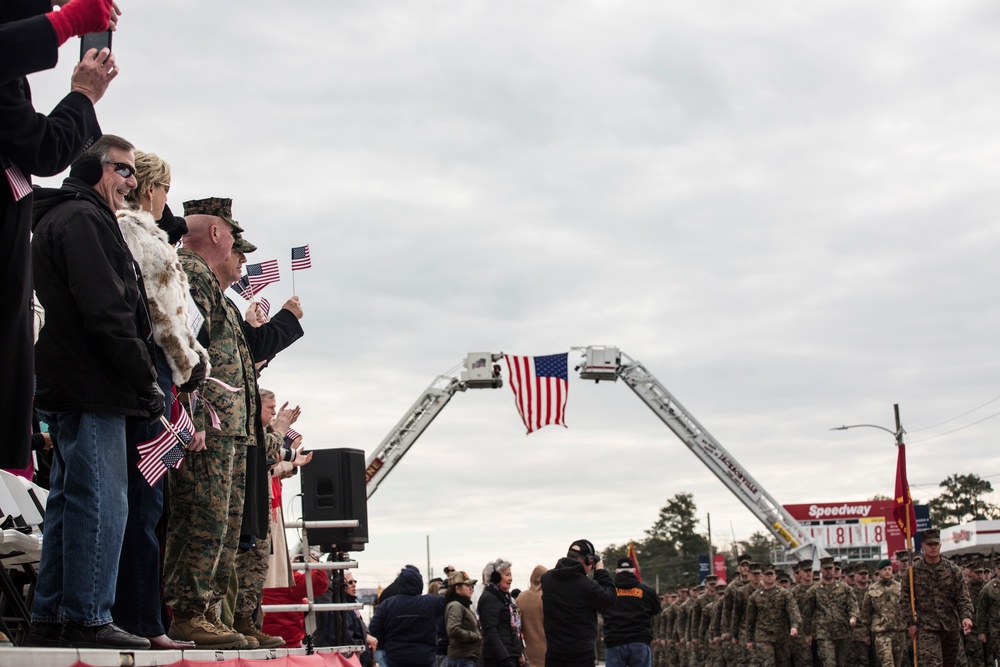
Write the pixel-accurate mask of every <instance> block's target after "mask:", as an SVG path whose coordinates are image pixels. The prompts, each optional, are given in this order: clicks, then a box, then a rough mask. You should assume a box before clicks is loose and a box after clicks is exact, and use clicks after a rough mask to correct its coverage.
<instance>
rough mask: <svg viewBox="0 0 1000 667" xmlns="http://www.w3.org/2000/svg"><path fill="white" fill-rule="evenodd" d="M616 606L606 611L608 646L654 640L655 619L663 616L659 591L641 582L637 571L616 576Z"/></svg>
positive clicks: (605, 622) (620, 573)
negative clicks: (636, 574)
mask: <svg viewBox="0 0 1000 667" xmlns="http://www.w3.org/2000/svg"><path fill="white" fill-rule="evenodd" d="M615 592H616V594H617V599H616V601H615V606H614V607H611V609H608V610H606V611H604V612H602V616H604V644H605V646H608V647H611V646H621V645H623V644H633V643H636V642H640V643H643V644H649V643H650V642H652V641H653V626H652V619H653V617H654V616H656V615H657V614H659V613H660V598H659V597H657V595H656V591H654V590H653V589H652V588H650V587H649V586H647V585H646V584H644V583H642V582H640V581H639V578H638V577H637V576H635V573H634V572H619V573H617V574H615Z"/></svg>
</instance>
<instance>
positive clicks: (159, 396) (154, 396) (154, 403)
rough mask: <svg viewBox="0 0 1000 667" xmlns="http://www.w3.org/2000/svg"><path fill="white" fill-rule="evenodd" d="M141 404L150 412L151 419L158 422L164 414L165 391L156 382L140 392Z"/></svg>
mask: <svg viewBox="0 0 1000 667" xmlns="http://www.w3.org/2000/svg"><path fill="white" fill-rule="evenodd" d="M139 405H140V406H141V407H142V408H143V409H144V410H146V411H147V412H149V421H150V422H157V421H159V420H160V417H162V416H163V408H164V404H163V392H162V391H160V386H159V385H158V384H156V383H155V382H154V383H153V384H151V385H149V386H148V387H146V388H145V389H143V390H142V392H140V394H139Z"/></svg>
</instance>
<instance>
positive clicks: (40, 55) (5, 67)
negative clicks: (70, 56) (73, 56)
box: [0, 0, 59, 83]
mask: <svg viewBox="0 0 1000 667" xmlns="http://www.w3.org/2000/svg"><path fill="white" fill-rule="evenodd" d="M51 10H52V0H4V1H3V2H0V24H3V25H0V49H2V50H0V83H2V82H4V81H9V80H10V79H16V78H18V77H21V76H24V75H26V74H31V73H32V72H40V71H42V70H45V69H51V68H53V67H55V66H56V60H57V59H58V57H59V51H58V48H59V47H58V44H56V31H55V28H53V27H52V24H51V23H50V22H49V20H48V19H47V18H45V13H46V12H49V11H51ZM15 21H16V23H15Z"/></svg>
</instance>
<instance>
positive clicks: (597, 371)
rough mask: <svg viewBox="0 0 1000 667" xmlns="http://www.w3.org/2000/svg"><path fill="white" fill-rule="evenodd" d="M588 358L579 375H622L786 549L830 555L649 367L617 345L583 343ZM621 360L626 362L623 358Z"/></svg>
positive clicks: (603, 377)
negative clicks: (588, 345)
mask: <svg viewBox="0 0 1000 667" xmlns="http://www.w3.org/2000/svg"><path fill="white" fill-rule="evenodd" d="M584 359H585V360H584V363H583V364H582V365H581V366H577V370H579V371H580V378H581V379H584V380H594V381H595V382H600V381H601V380H611V381H615V380H617V379H618V378H621V379H622V380H623V381H624V382H625V384H627V385H628V386H629V388H631V389H632V391H634V392H635V393H636V395H637V396H638V397H639V398H641V399H642V401H643V402H644V403H645V404H646V405H647V406H648V407H649V409H650V410H652V411H653V413H654V414H655V415H656V416H657V417H659V418H660V420H661V421H663V423H664V424H666V425H667V428H669V429H670V430H671V431H673V432H674V435H676V436H677V437H678V438H680V439H681V441H682V442H683V443H684V444H685V445H687V447H688V449H690V450H691V451H692V452H693V453H694V455H695V456H697V457H698V458H699V459H700V460H701V462H702V463H704V464H705V465H706V466H707V467H708V469H709V470H711V471H712V472H713V473H714V474H715V476H716V477H718V478H719V479H720V480H721V481H722V483H723V484H725V485H726V487H728V488H729V490H730V491H732V492H733V494H734V495H735V496H736V497H737V498H739V499H740V501H741V502H742V503H743V504H744V505H746V507H747V509H749V510H750V511H751V512H753V514H754V516H756V517H757V518H758V519H760V521H761V523H763V524H764V525H765V526H766V527H767V529H768V531H770V533H771V534H772V535H774V537H775V538H776V539H777V540H778V541H779V542H780V543H781V544H782V545H784V546H785V549H786V550H788V551H789V552H791V553H792V554H795V555H796V557H798V558H811V559H813V560H815V559H817V558H820V557H822V556H826V555H827V552H826V550H825V549H823V547H822V546H821V545H819V544H816V543H815V542H813V540H812V538H811V537H810V536H809V534H808V533H806V531H805V529H804V528H803V527H802V525H801V524H800V523H799V522H798V521H796V520H795V519H794V518H792V516H791V515H790V514H789V513H788V512H787V511H786V510H785V508H784V507H782V506H781V504H780V503H778V501H777V500H775V499H774V498H773V497H772V496H771V494H769V493H768V492H767V491H766V490H765V489H764V487H763V486H761V485H760V483H758V482H757V480H755V479H754V478H753V477H752V476H751V475H750V473H749V472H747V471H746V470H745V469H744V468H743V467H742V466H741V465H740V464H739V463H738V462H737V461H736V459H735V458H734V457H733V456H732V454H730V453H729V452H728V451H726V449H725V448H724V447H723V446H722V445H721V444H720V443H719V441H718V440H716V439H715V437H713V436H712V434H711V433H709V432H708V430H707V429H706V428H705V427H704V426H702V425H701V424H700V423H699V422H698V420H697V419H695V418H694V415H692V414H691V413H690V412H688V410H687V409H686V408H685V407H684V406H683V405H681V403H680V401H678V400H677V398H676V397H675V396H674V395H673V394H671V393H670V392H669V391H667V388H666V387H664V386H663V385H662V384H661V383H660V381H659V380H657V379H656V378H655V377H654V376H653V374H652V373H650V372H649V371H648V370H647V369H646V367H645V366H643V365H642V364H641V363H640V362H638V361H635V360H633V359H631V358H630V357H628V355H626V354H624V353H622V352H621V351H620V350H618V348H615V347H605V346H590V347H587V348H584ZM622 359H624V360H625V363H622Z"/></svg>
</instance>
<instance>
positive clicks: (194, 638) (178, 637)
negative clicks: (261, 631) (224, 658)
mask: <svg viewBox="0 0 1000 667" xmlns="http://www.w3.org/2000/svg"><path fill="white" fill-rule="evenodd" d="M167 636H168V637H170V638H171V639H173V640H175V641H189V642H194V643H195V646H196V647H197V648H204V649H240V648H245V647H246V643H247V642H246V639H244V638H243V635H241V634H239V633H238V632H227V631H224V630H221V629H219V628H217V627H215V626H214V625H212V624H211V623H210V622H209V621H208V619H206V618H205V616H203V615H202V614H177V613H175V614H174V620H173V621H172V622H171V623H170V629H169V630H167Z"/></svg>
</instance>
